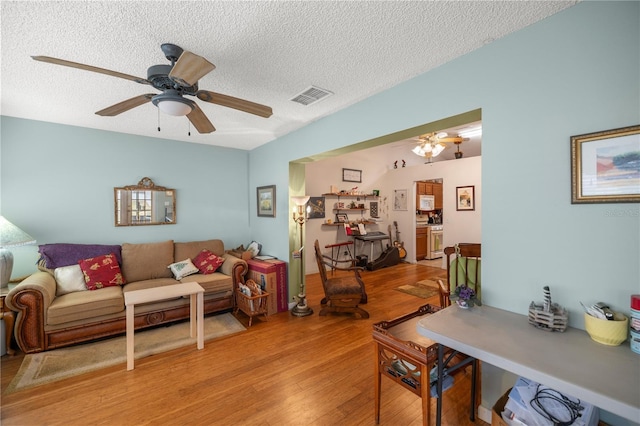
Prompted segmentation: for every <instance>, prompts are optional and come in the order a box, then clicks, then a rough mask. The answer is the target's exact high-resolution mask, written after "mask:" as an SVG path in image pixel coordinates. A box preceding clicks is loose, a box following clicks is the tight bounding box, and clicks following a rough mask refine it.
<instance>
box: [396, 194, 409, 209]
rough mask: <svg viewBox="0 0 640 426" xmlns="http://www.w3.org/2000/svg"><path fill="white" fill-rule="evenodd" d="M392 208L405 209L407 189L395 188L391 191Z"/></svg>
mask: <svg viewBox="0 0 640 426" xmlns="http://www.w3.org/2000/svg"><path fill="white" fill-rule="evenodd" d="M393 209H394V210H407V190H406V189H395V190H394V191H393Z"/></svg>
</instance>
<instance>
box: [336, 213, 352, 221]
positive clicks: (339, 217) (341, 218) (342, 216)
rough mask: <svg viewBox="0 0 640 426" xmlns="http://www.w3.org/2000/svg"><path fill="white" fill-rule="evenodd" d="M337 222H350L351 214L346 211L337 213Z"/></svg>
mask: <svg viewBox="0 0 640 426" xmlns="http://www.w3.org/2000/svg"><path fill="white" fill-rule="evenodd" d="M336 222H337V223H349V216H347V214H346V213H338V214H337V215H336Z"/></svg>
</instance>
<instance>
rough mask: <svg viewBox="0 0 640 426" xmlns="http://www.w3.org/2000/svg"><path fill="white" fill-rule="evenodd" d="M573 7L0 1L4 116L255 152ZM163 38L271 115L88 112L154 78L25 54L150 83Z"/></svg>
mask: <svg viewBox="0 0 640 426" xmlns="http://www.w3.org/2000/svg"><path fill="white" fill-rule="evenodd" d="M574 4H576V1H536V2H533V1H505V2H500V1H470V2H464V1H410V2H403V1H362V2H361V1H337V2H336V1H313V2H311V1H295V2H284V1H270V2H266V1H184V2H183V1H167V2H163V1H153V2H151V1H135V2H133V1H129V2H127V1H91V2H86V1H83V2H75V1H73V2H71V1H63V2H49V1H45V2H35V1H29V2H13V1H2V3H1V8H2V9H1V13H0V19H1V24H2V25H1V27H2V30H1V31H2V39H1V42H2V46H1V47H2V51H1V55H2V69H1V70H2V73H1V74H0V78H1V83H2V92H1V96H2V104H1V113H2V115H5V116H11V117H20V118H27V119H33V120H41V121H47V122H54V123H62V124H68V125H73V126H81V127H88V128H95V129H103V130H111V131H116V132H122V133H129V134H136V135H144V136H150V137H159V138H164V139H174V140H182V141H188V142H194V143H202V144H210V145H217V146H225V147H232V148H239V149H253V148H255V147H257V146H260V145H262V144H265V143H267V142H269V141H271V140H273V139H275V138H277V137H280V136H282V135H284V134H287V133H289V132H291V131H293V130H295V129H298V128H300V127H302V126H304V125H306V124H308V123H310V122H312V121H315V120H318V119H319V118H321V117H324V116H327V115H329V114H332V113H334V112H336V111H338V110H340V109H343V108H345V107H347V106H349V105H352V104H354V103H356V102H358V101H360V100H362V99H364V98H367V97H369V96H371V95H372V94H375V93H377V92H380V91H382V90H385V89H388V88H390V87H392V86H394V85H397V84H399V83H401V82H403V81H405V80H408V79H410V78H412V77H414V76H416V75H418V74H421V73H424V72H426V71H428V70H430V69H433V68H435V67H437V66H439V65H441V64H443V63H445V62H448V61H450V60H452V59H454V58H456V57H459V56H461V55H464V54H466V53H468V52H470V51H473V50H475V49H478V48H480V47H482V46H483V45H485V44H487V43H490V42H492V41H493V40H496V39H498V38H500V37H503V36H504V35H506V34H509V33H511V32H514V31H517V30H519V29H521V28H523V27H526V26H528V25H531V24H533V23H535V22H537V21H539V20H541V19H544V18H546V17H548V16H550V15H552V14H554V13H557V12H559V11H561V10H563V9H565V8H567V7H570V6H572V5H574ZM452 23H453V24H452ZM162 43H174V44H177V45H179V46H181V47H182V48H184V49H185V50H188V51H191V52H193V53H196V54H198V55H200V56H203V57H205V58H207V59H208V60H209V61H210V62H212V63H213V64H215V65H216V69H215V70H214V71H212V72H210V73H209V74H207V75H206V76H204V77H203V78H201V80H200V81H199V86H200V89H205V90H210V91H215V92H219V93H223V94H227V95H231V96H235V97H239V98H243V99H247V100H250V101H253V102H257V103H261V104H265V105H268V106H270V107H272V108H273V115H272V116H271V117H270V118H261V117H257V116H253V115H250V114H247V113H243V112H240V111H237V110H233V109H229V108H225V107H221V106H218V105H213V104H209V103H205V102H202V101H199V100H197V103H198V105H199V106H200V108H201V109H202V110H203V111H204V113H205V114H206V115H207V116H208V118H209V119H210V120H211V122H212V123H213V125H214V126H215V127H216V129H217V131H215V132H213V133H210V134H205V135H201V134H198V133H197V132H196V131H195V129H193V127H191V136H188V135H187V132H188V131H189V122H188V120H187V119H186V118H185V117H171V116H167V115H164V114H162V115H159V114H158V112H157V109H156V107H155V106H153V104H151V103H148V104H145V105H143V106H140V107H137V108H134V109H132V110H130V111H127V112H125V113H122V114H120V115H118V116H116V117H101V116H98V115H95V112H96V111H98V110H101V109H103V108H105V107H107V106H110V105H113V104H115V103H118V102H120V101H123V100H125V99H129V98H131V97H134V96H137V95H141V94H144V93H149V92H150V90H149V89H150V86H147V85H140V84H137V83H134V82H132V81H129V80H124V79H119V78H115V77H111V76H107V75H102V74H96V73H92V72H87V71H83V70H78V69H73V68H68V67H63V66H58V65H52V64H48V63H42V62H36V61H34V60H32V59H31V56H33V55H44V56H52V57H56V58H61V59H66V60H69V61H74V62H80V63H84V64H88V65H93V66H97V67H102V68H106V69H109V70H113V71H119V72H122V73H126V74H131V75H135V76H138V77H143V78H146V77H147V75H146V72H147V68H148V67H149V66H151V65H156V64H169V62H168V61H167V60H166V59H165V58H164V55H163V53H162V51H161V50H160V45H161V44H162ZM311 85H314V86H318V87H320V88H323V89H326V90H329V91H331V92H333V93H334V95H332V96H330V97H327V98H325V99H323V100H321V101H320V102H318V103H316V104H312V105H309V106H303V105H300V104H297V103H294V102H291V101H290V99H291V98H292V97H294V96H295V95H296V94H298V93H300V92H302V91H303V90H305V89H307V88H308V87H309V86H311ZM151 91H153V89H151ZM192 99H194V100H196V99H195V98H192ZM158 123H159V124H160V127H161V129H162V131H161V132H158V130H157V127H158Z"/></svg>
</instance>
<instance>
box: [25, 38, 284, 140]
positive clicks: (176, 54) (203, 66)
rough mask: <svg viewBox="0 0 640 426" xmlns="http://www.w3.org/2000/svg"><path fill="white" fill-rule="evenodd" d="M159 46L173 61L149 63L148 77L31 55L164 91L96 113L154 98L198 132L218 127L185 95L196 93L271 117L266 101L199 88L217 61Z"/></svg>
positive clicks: (121, 109)
mask: <svg viewBox="0 0 640 426" xmlns="http://www.w3.org/2000/svg"><path fill="white" fill-rule="evenodd" d="M160 47H161V49H162V51H163V52H164V54H165V57H166V58H167V59H168V60H169V61H171V65H166V64H163V65H153V66H151V67H149V68H148V70H147V78H146V79H145V78H140V77H136V76H133V75H129V74H123V73H121V72H117V71H111V70H108V69H105V68H99V67H94V66H91V65H85V64H80V63H77V62H72V61H67V60H64V59H58V58H52V57H49V56H32V58H33V59H35V60H36V61H41V62H48V63H51V64H56V65H63V66H66V67H71V68H78V69H82V70H85V71H92V72H97V73H101V74H106V75H110V76H112V77H118V78H124V79H127V80H131V81H134V82H136V83H139V84H148V85H150V86H153V87H154V88H155V89H157V90H160V91H161V92H162V93H145V94H143V95H138V96H135V97H133V98H130V99H127V100H124V101H122V102H119V103H117V104H115V105H111V106H110V107H107V108H105V109H102V110H100V111H98V112H96V114H98V115H101V116H116V115H118V114H122V113H123V112H126V111H129V110H130V109H133V108H135V107H138V106H140V105H144V104H146V103H148V102H152V103H153V104H154V105H155V106H157V107H158V108H159V109H160V110H161V111H162V112H164V113H166V114H170V115H176V116H181V115H186V116H187V118H188V119H189V121H190V122H191V124H193V126H194V127H195V128H196V130H197V131H198V132H199V133H211V132H213V131H215V130H216V128H215V127H214V126H213V124H211V121H209V119H208V118H207V116H206V115H205V114H204V112H202V110H201V109H200V107H198V104H197V103H196V102H195V101H193V100H191V99H188V98H186V97H185V95H188V96H195V97H197V98H198V99H200V100H201V101H204V102H209V103H212V104H217V105H221V106H224V107H228V108H234V109H237V110H239V111H243V112H247V113H249V114H254V115H258V116H260V117H265V118H268V117H270V116H271V115H272V114H273V111H272V110H271V108H270V107H268V106H266V105H261V104H258V103H255V102H251V101H247V100H244V99H240V98H235V97H233V96H229V95H223V94H221V93H216V92H211V91H208V90H200V89H199V88H198V80H200V79H201V78H202V77H204V76H205V75H207V74H208V73H209V72H211V71H213V70H214V69H215V65H213V64H212V63H211V62H209V61H208V60H206V59H205V58H203V57H202V56H198V55H196V54H194V53H191V52H188V51H185V50H183V49H182V48H181V47H179V46H176V45H175V44H170V43H165V44H162V45H161V46H160Z"/></svg>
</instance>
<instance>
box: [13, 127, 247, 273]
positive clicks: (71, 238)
mask: <svg viewBox="0 0 640 426" xmlns="http://www.w3.org/2000/svg"><path fill="white" fill-rule="evenodd" d="M1 124H2V127H1V136H2V141H1V145H0V148H1V152H0V153H1V155H2V160H1V161H2V163H1V166H2V168H1V172H2V174H1V176H2V181H1V185H2V197H1V200H2V204H1V205H0V207H1V209H2V210H1V211H2V215H3V216H5V217H6V218H7V219H9V220H10V221H12V222H13V223H15V224H16V225H18V226H19V227H20V228H22V229H23V230H25V231H26V232H28V233H29V234H30V235H32V236H33V237H34V238H36V239H37V242H38V244H45V243H54V242H74V243H103V244H109V243H117V244H120V243H123V242H147V241H162V240H166V239H174V240H176V241H190V240H200V239H209V238H220V239H222V240H223V241H224V242H225V245H226V246H227V247H228V248H232V247H236V246H238V245H240V244H245V245H246V244H248V243H249V242H250V241H251V239H250V233H249V229H248V228H249V216H250V214H249V208H248V204H249V197H248V196H247V187H248V167H247V165H248V153H247V152H246V151H242V150H234V149H228V148H219V147H212V146H205V145H200V144H190V143H183V142H177V141H171V140H162V139H152V138H147V137H141V136H134V135H125V134H120V133H112V132H105V131H100V130H93V129H85V128H80V127H71V126H64V125H59V124H51V123H44V122H38V121H30V120H22V119H16V118H11V117H4V116H3V117H2V122H1ZM145 176H147V177H150V178H151V179H152V180H153V181H154V182H155V183H156V185H160V186H166V187H170V188H175V189H176V193H177V202H178V206H177V220H178V223H177V224H176V225H162V226H141V227H115V226H114V211H113V210H114V201H113V188H114V187H115V186H125V185H135V184H137V183H138V181H140V179H142V178H143V177H145ZM36 250H37V248H36V247H24V248H19V249H16V251H15V252H14V257H15V262H16V264H15V266H14V268H15V270H14V273H13V276H14V277H19V276H22V275H25V274H27V273H29V272H30V270H32V269H33V268H34V267H33V262H34V261H35V259H36V257H37V256H36V254H35V253H36Z"/></svg>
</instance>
